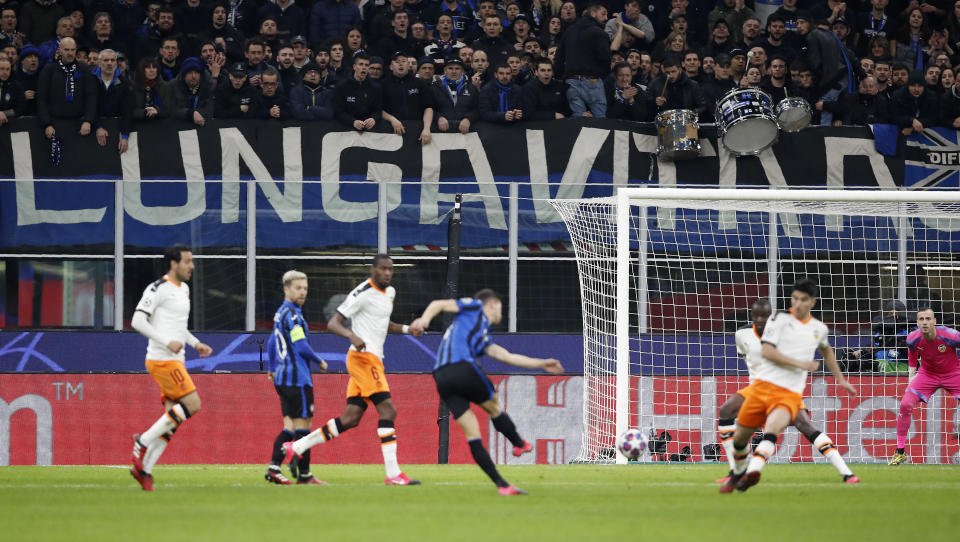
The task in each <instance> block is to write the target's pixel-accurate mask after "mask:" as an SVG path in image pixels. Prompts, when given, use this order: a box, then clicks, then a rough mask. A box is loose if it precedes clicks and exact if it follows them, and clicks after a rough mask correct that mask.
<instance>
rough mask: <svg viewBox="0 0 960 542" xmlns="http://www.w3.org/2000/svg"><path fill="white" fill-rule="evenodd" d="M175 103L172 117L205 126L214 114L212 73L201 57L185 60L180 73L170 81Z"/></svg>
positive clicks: (172, 108) (171, 113)
mask: <svg viewBox="0 0 960 542" xmlns="http://www.w3.org/2000/svg"><path fill="white" fill-rule="evenodd" d="M170 84H171V86H172V89H171V94H172V98H173V100H172V101H173V104H172V105H171V107H170V117H171V118H174V119H184V120H188V121H191V122H193V123H194V124H196V125H197V126H201V127H202V126H204V125H205V124H206V122H207V119H209V118H211V117H212V116H213V102H214V100H213V88H212V85H211V84H210V75H209V74H208V73H207V70H205V69H204V68H203V64H202V63H201V62H200V59H198V58H196V57H189V58H187V59H185V60H184V61H183V66H181V68H180V75H178V76H177V77H176V79H174V80H173V81H171V82H170Z"/></svg>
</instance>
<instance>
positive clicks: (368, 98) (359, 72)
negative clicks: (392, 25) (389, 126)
mask: <svg viewBox="0 0 960 542" xmlns="http://www.w3.org/2000/svg"><path fill="white" fill-rule="evenodd" d="M369 68H370V57H368V56H367V55H366V54H363V53H361V54H359V55H357V56H355V57H353V75H352V76H351V77H348V78H346V79H344V80H343V81H340V82H338V83H337V86H336V88H334V91H333V107H334V111H335V112H336V118H337V120H339V121H340V122H341V123H342V124H344V125H346V126H350V127H352V128H353V129H354V130H357V131H361V132H363V131H369V130H373V128H374V127H375V126H376V125H377V122H379V121H380V117H381V111H382V110H383V100H382V96H381V93H380V87H379V86H377V85H376V84H375V83H373V82H371V81H370V79H369V78H368V77H367V75H368V70H369Z"/></svg>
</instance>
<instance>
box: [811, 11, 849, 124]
mask: <svg viewBox="0 0 960 542" xmlns="http://www.w3.org/2000/svg"><path fill="white" fill-rule="evenodd" d="M797 21H798V24H799V28H800V30H799V32H800V34H801V35H803V36H804V37H805V38H806V44H807V51H806V62H807V64H808V65H809V67H810V69H811V70H812V71H813V72H814V73H816V74H819V79H818V80H817V82H816V84H815V87H816V88H817V90H818V92H820V97H819V99H818V100H816V101H815V102H812V103H813V104H814V106H815V107H816V109H817V110H820V111H823V102H835V101H837V99H838V98H839V96H840V95H841V94H843V93H848V94H849V93H852V92H853V91H854V90H855V85H856V75H855V74H854V73H851V72H850V71H849V69H848V65H849V66H853V61H852V60H850V58H849V55H848V53H847V51H846V48H845V47H843V46H842V45H841V44H840V42H838V41H837V38H836V36H834V35H833V34H832V33H831V32H828V31H826V30H823V29H820V28H815V27H814V26H813V24H812V21H811V20H810V17H809V16H807V15H805V14H801V15H798V16H797ZM854 60H855V59H854ZM832 123H833V114H832V113H830V112H829V111H824V112H822V113H821V115H820V124H821V125H822V126H830V125H831V124H832Z"/></svg>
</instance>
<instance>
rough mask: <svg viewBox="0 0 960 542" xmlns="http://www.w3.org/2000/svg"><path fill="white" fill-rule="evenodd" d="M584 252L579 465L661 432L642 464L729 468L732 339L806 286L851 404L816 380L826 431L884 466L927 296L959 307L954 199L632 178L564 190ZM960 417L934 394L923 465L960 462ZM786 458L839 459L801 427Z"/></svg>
mask: <svg viewBox="0 0 960 542" xmlns="http://www.w3.org/2000/svg"><path fill="white" fill-rule="evenodd" d="M551 203H552V204H553V206H554V208H555V209H556V210H557V211H558V212H559V214H560V215H561V216H562V218H563V220H564V222H565V223H566V226H567V229H568V230H569V233H570V237H571V240H572V243H573V246H574V249H575V251H576V257H577V265H578V270H579V277H580V290H581V303H582V311H583V342H584V352H583V355H584V401H583V404H584V411H583V438H582V445H581V448H580V452H579V454H578V457H577V461H584V462H613V461H618V462H624V461H625V460H624V459H623V458H622V457H620V456H619V454H615V453H614V442H615V438H616V435H618V434H620V433H621V432H623V431H624V430H626V429H628V428H631V427H636V428H639V429H641V430H643V431H645V432H649V434H650V436H651V453H650V454H648V455H646V456H645V457H644V458H643V460H644V461H715V460H719V461H721V462H723V461H725V458H724V456H723V451H722V449H720V448H719V447H718V446H716V444H717V443H718V437H717V408H718V407H719V406H720V405H721V404H722V403H723V402H724V400H725V399H726V398H727V397H729V396H730V395H731V394H733V393H734V392H736V390H737V389H739V388H741V387H743V386H746V385H747V382H748V378H747V370H746V366H745V365H744V363H743V361H742V360H741V359H740V357H739V356H738V354H737V352H736V347H735V343H734V332H735V331H736V330H737V329H739V328H742V327H747V326H749V324H750V318H749V310H750V306H751V305H752V304H753V302H754V301H756V300H758V299H761V298H763V299H767V300H769V301H770V303H771V304H772V305H773V308H774V311H777V310H781V311H785V310H789V300H790V294H791V286H792V284H793V283H794V282H795V281H796V280H797V279H799V278H802V277H810V278H812V279H813V280H814V281H816V282H817V283H818V284H819V286H820V297H819V299H818V302H817V305H816V307H814V310H813V314H814V316H816V317H817V318H819V319H820V320H822V321H823V322H824V323H826V324H827V325H828V326H829V328H830V330H831V336H830V341H831V344H832V345H833V347H834V349H835V350H836V351H837V355H838V358H839V360H840V365H841V368H843V369H844V371H845V372H846V373H847V375H848V378H849V379H850V381H851V383H853V384H854V385H855V386H856V387H857V388H858V391H859V394H858V396H856V397H851V396H849V395H848V394H847V393H846V392H845V391H844V390H842V389H840V388H839V386H837V385H836V382H835V381H834V378H833V376H832V375H830V374H829V372H825V369H824V368H823V367H821V369H820V370H819V371H817V372H815V373H811V375H810V378H809V381H808V384H807V388H806V392H805V405H806V408H807V410H808V411H809V412H810V414H811V418H812V420H813V424H814V425H815V426H816V427H817V428H818V429H819V430H821V431H824V432H825V433H827V434H828V435H829V436H830V437H831V438H832V439H833V440H834V442H835V443H836V444H837V445H838V448H839V449H840V452H841V453H842V454H843V455H844V457H845V458H846V459H847V460H848V461H851V462H879V461H885V460H887V459H888V458H889V457H890V455H891V454H892V453H893V451H894V449H895V447H896V416H897V412H898V409H899V404H900V398H901V397H902V395H903V393H904V391H905V390H906V386H907V364H906V348H905V344H906V343H905V337H906V333H907V332H908V331H909V330H912V329H914V327H915V324H914V323H915V319H916V309H917V307H918V306H919V305H926V304H930V305H931V306H932V307H933V309H934V311H935V312H936V315H937V319H938V323H939V324H941V325H948V326H954V325H956V324H960V322H957V319H956V318H957V312H958V308H960V305H958V304H957V302H958V300H960V293H958V292H960V289H958V288H957V287H955V286H960V282H957V283H955V281H960V257H958V256H956V254H960V194H958V193H956V192H952V193H946V192H907V191H850V190H759V189H757V190H755V189H689V188H688V189H684V188H620V189H619V190H618V194H617V196H615V197H612V198H602V199H579V200H554V201H552V202H551ZM958 434H960V410H958V408H957V402H956V400H955V399H954V398H952V397H949V396H946V395H944V392H943V391H940V392H937V394H936V395H934V396H932V397H931V398H930V399H929V401H928V402H927V403H926V404H923V405H922V406H921V407H919V408H918V409H917V410H915V411H914V412H913V424H912V426H911V430H910V435H909V440H908V448H907V453H908V454H909V455H910V457H911V461H913V462H925V463H960V443H958ZM773 461H780V462H785V461H807V462H810V461H816V462H821V461H825V460H824V458H823V457H822V456H820V454H819V453H817V452H816V451H815V450H813V449H812V447H811V446H810V445H809V443H808V442H806V440H805V439H804V438H803V437H802V436H801V435H800V434H799V433H798V432H797V431H796V430H795V429H793V428H790V429H788V430H787V432H786V433H785V435H784V436H782V437H781V439H780V443H779V445H778V448H777V453H776V456H775V457H774V458H773Z"/></svg>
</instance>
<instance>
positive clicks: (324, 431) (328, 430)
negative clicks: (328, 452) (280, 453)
mask: <svg viewBox="0 0 960 542" xmlns="http://www.w3.org/2000/svg"><path fill="white" fill-rule="evenodd" d="M339 435H340V431H337V420H336V419H335V418H330V419H329V420H327V423H325V424H324V425H321V426H320V427H319V428H318V429H316V430H315V431H313V432H311V433H310V434H309V435H307V436H305V437H303V438H301V439H298V440H297V441H296V442H294V443H293V451H294V452H296V453H297V455H303V452H306V451H307V450H309V449H310V448H313V447H314V446H316V445H317V444H320V443H323V442H326V441H328V440H331V439H334V438H337V437H338V436H339Z"/></svg>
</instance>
